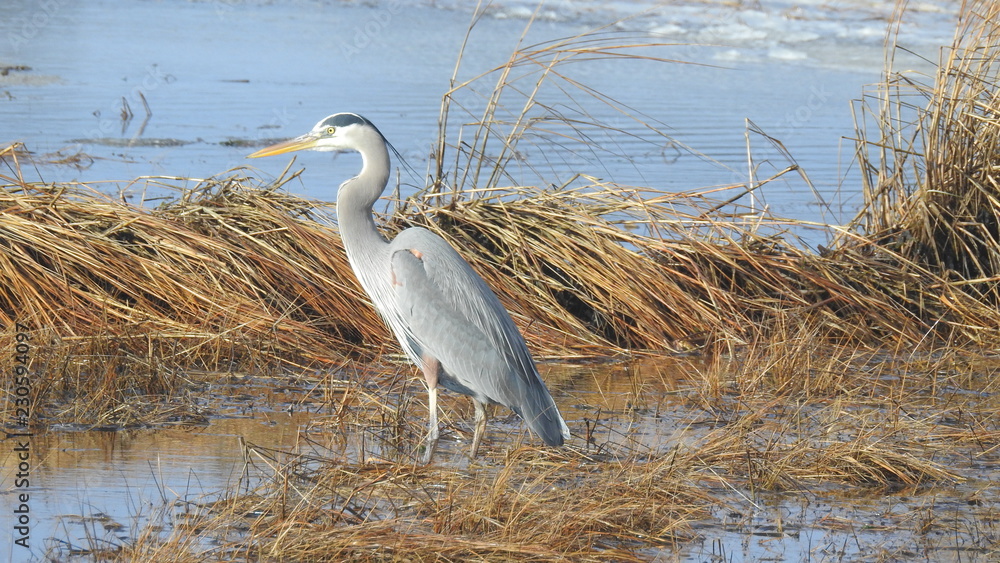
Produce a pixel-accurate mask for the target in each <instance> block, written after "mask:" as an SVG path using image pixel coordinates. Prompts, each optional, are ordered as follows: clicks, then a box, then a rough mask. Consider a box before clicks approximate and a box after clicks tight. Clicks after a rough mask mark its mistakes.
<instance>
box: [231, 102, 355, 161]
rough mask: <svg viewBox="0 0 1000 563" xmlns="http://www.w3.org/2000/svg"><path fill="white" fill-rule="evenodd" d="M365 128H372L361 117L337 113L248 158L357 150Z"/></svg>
mask: <svg viewBox="0 0 1000 563" xmlns="http://www.w3.org/2000/svg"><path fill="white" fill-rule="evenodd" d="M366 129H373V127H372V126H371V124H370V123H369V122H368V121H367V120H365V119H364V118H363V117H361V116H358V115H355V114H353V113H337V114H334V115H331V116H329V117H327V118H325V119H322V120H320V122H319V123H317V124H316V125H315V126H314V127H313V128H312V130H311V131H309V132H308V133H306V134H305V135H302V136H300V137H296V138H294V139H289V140H287V141H283V142H280V143H278V144H275V145H271V146H269V147H265V148H263V149H260V150H259V151H257V152H255V153H253V154H251V155H249V156H248V158H259V157H262V156H274V155H277V154H283V153H286V152H292V151H301V150H314V151H340V150H357V147H358V146H359V144H360V141H361V140H360V136H361V135H362V134H363V132H364V131H365V130H366Z"/></svg>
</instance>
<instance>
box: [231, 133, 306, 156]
mask: <svg viewBox="0 0 1000 563" xmlns="http://www.w3.org/2000/svg"><path fill="white" fill-rule="evenodd" d="M317 141H319V137H316V136H314V135H302V136H301V137H296V138H294V139H289V140H287V141H282V142H280V143H278V144H275V145H271V146H269V147H264V148H262V149H260V150H259V151H257V152H255V153H253V154H251V155H247V158H260V157H262V156H274V155H276V154H284V153H286V152H292V151H301V150H305V149H311V148H313V147H314V146H316V142H317Z"/></svg>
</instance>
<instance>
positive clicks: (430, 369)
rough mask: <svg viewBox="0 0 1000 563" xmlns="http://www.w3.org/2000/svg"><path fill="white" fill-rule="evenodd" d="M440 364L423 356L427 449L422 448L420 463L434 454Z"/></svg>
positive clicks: (426, 461)
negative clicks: (425, 387) (426, 411)
mask: <svg viewBox="0 0 1000 563" xmlns="http://www.w3.org/2000/svg"><path fill="white" fill-rule="evenodd" d="M439 369H441V364H440V363H439V362H438V361H437V360H436V359H434V358H430V357H424V366H423V371H424V379H425V380H426V381H427V410H428V411H429V412H428V417H427V418H428V420H427V449H426V450H424V457H423V459H422V460H421V462H422V463H424V464H427V463H430V462H431V456H433V455H434V448H436V447H437V443H438V435H439V430H438V407H437V404H438V370H439Z"/></svg>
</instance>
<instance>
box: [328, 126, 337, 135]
mask: <svg viewBox="0 0 1000 563" xmlns="http://www.w3.org/2000/svg"><path fill="white" fill-rule="evenodd" d="M336 131H337V128H336V127H327V128H326V134H327V135H333V134H334V133H335V132H336Z"/></svg>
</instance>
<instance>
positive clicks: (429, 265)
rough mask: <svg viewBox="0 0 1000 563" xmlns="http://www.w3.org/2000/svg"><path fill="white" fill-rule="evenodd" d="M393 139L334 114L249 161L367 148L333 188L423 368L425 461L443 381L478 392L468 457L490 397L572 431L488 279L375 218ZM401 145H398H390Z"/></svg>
mask: <svg viewBox="0 0 1000 563" xmlns="http://www.w3.org/2000/svg"><path fill="white" fill-rule="evenodd" d="M390 148H392V145H390V144H389V143H388V141H386V139H385V137H383V136H382V133H381V132H380V131H379V130H378V129H377V128H376V127H375V126H374V125H373V124H372V123H371V122H370V121H368V120H367V119H365V118H364V117H361V116H360V115H355V114H353V113H338V114H335V115H331V116H329V117H327V118H325V119H323V120H321V121H320V122H319V123H317V124H316V126H315V127H313V128H312V130H311V131H309V132H308V133H306V134H305V135H302V136H301V137H297V138H295V139H291V140H288V141H285V142H282V143H278V144H276V145H272V146H269V147H267V148H264V149H261V150H259V151H257V152H255V153H253V154H251V155H250V157H251V158H256V157H261V156H271V155H276V154H282V153H286V152H291V151H298V150H305V149H310V150H315V151H339V150H349V151H357V152H359V153H361V158H362V161H363V164H362V167H361V173H359V174H358V175H357V176H355V177H354V178H351V179H350V180H347V181H346V182H344V183H343V184H341V185H340V189H339V190H338V191H337V221H338V223H339V225H340V236H341V237H342V238H343V241H344V248H345V249H346V250H347V260H348V261H349V262H350V264H351V268H353V269H354V274H355V275H356V276H357V277H358V281H360V282H361V286H362V287H363V288H364V289H365V291H366V292H367V293H368V296H369V297H371V300H372V303H373V304H374V305H375V309H376V310H377V311H378V313H379V314H380V315H381V316H382V319H383V320H385V322H386V324H388V325H389V327H390V328H391V329H392V331H393V332H394V333H395V335H396V338H397V339H399V343H400V344H401V345H402V347H403V350H404V351H405V352H406V355H407V356H409V358H410V359H411V360H412V361H413V363H415V364H416V365H417V366H419V367H420V369H421V370H422V371H423V374H424V379H425V380H426V382H427V390H428V407H429V409H430V416H429V422H428V430H427V449H426V450H425V452H424V457H423V462H424V463H428V462H429V461H430V459H431V455H432V454H433V453H434V448H435V447H436V445H437V441H438V421H437V398H438V387H439V386H440V387H444V388H445V389H450V390H451V391H455V392H457V393H462V394H465V395H469V396H470V397H472V401H473V403H474V404H475V407H476V418H475V432H474V433H473V437H472V452H471V454H472V457H473V458H474V457H476V454H477V453H478V451H479V444H480V442H481V441H482V438H483V433H484V432H485V430H486V404H500V405H505V406H507V407H509V408H510V409H511V410H513V411H514V412H516V413H517V414H518V415H520V416H521V418H523V419H524V420H525V421H526V422H527V423H528V427H530V428H531V429H532V430H533V431H534V432H535V433H536V434H538V435H539V436H540V437H541V438H542V440H543V441H544V442H545V443H546V444H548V445H550V446H561V445H562V444H563V440H567V439H569V428H567V427H566V422H565V421H564V420H563V418H562V415H560V414H559V409H558V408H556V404H555V402H554V401H553V400H552V396H551V395H550V394H549V391H548V389H547V388H546V387H545V383H543V382H542V378H541V376H539V375H538V370H537V368H536V367H535V363H534V361H533V360H532V359H531V354H530V353H529V352H528V347H527V346H526V345H525V343H524V338H523V337H522V336H521V333H520V332H519V331H518V330H517V327H516V326H515V325H514V321H512V320H511V318H510V315H509V314H508V313H507V310H506V309H504V307H503V305H501V304H500V300H499V299H497V297H496V295H494V293H493V292H492V291H491V290H490V288H489V286H487V285H486V282H484V281H483V279H482V278H480V277H479V275H477V274H476V272H475V271H473V269H472V268H471V267H470V266H469V264H468V263H467V262H466V261H465V260H463V259H462V257H461V256H459V254H458V252H456V251H455V249H454V248H452V247H451V245H449V244H448V243H447V242H445V240H444V239H442V238H441V237H439V236H438V235H436V234H434V233H432V232H431V231H428V230H427V229H423V228H420V227H412V228H409V229H406V230H404V231H403V232H401V233H399V235H397V236H396V238H395V239H393V240H392V241H391V242H389V241H387V240H386V239H385V238H383V236H382V235H381V234H380V233H379V231H378V229H377V228H376V226H375V219H374V217H373V216H372V206H373V205H375V202H376V201H378V199H379V197H380V196H381V195H382V191H383V190H385V186H386V184H387V182H388V181H389V149H390ZM393 152H395V149H393Z"/></svg>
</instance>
